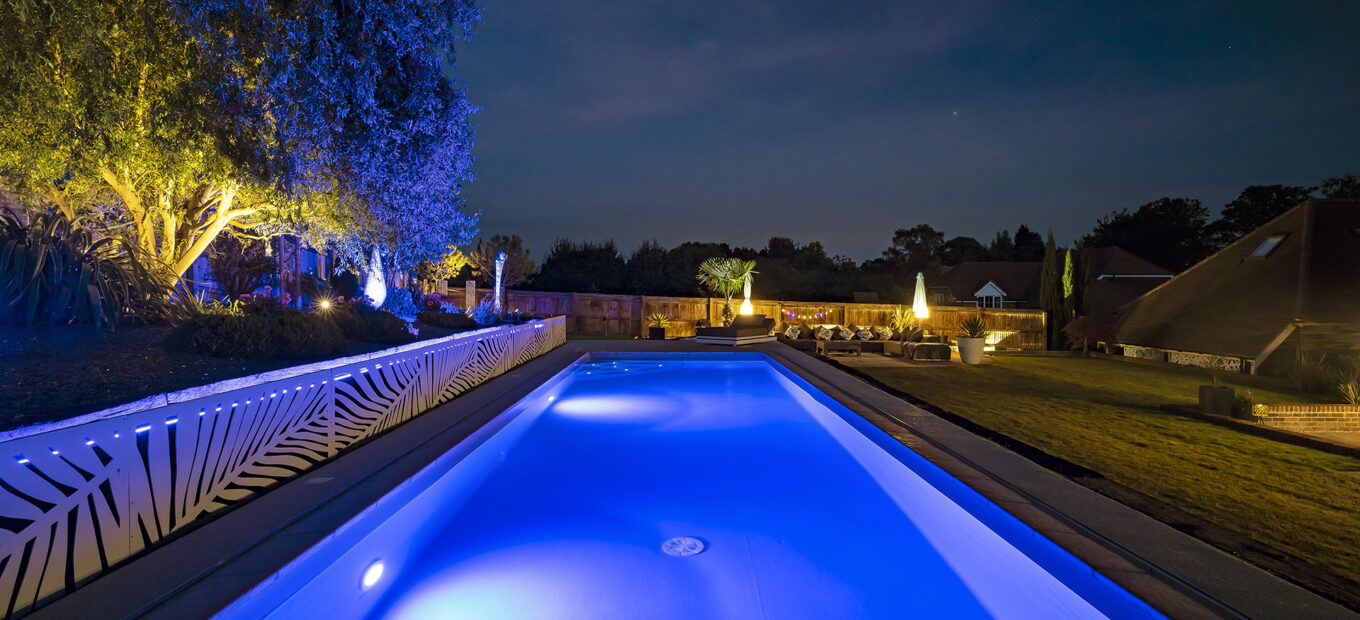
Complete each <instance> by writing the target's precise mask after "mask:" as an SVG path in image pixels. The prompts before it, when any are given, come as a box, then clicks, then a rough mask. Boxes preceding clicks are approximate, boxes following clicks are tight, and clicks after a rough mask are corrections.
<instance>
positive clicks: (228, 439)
mask: <svg viewBox="0 0 1360 620" xmlns="http://www.w3.org/2000/svg"><path fill="white" fill-rule="evenodd" d="M565 342H566V320H565V318H564V317H555V318H551V319H545V320H541V321H534V322H532V323H527V324H524V325H516V326H507V327H496V328H489V329H484V330H478V331H475V332H468V333H463V334H456V335H453V336H449V337H446V338H440V339H436V340H429V341H423V342H417V343H413V344H410V345H404V346H401V347H397V348H394V349H388V350H385V351H381V352H377V353H373V354H368V355H362V356H356V357H350V358H342V359H338V360H332V361H328V362H320V363H317V364H309V365H306V366H298V367H294V368H288V369H283V370H278V371H273V372H269V373H263V374H260V375H255V376H253V377H245V378H241V379H234V380H231V381H224V382H220V383H215V384H212V385H208V386H203V387H200V388H192V389H188V390H182V391H179V392H174V393H170V394H163V395H159V396H155V397H151V398H147V399H143V400H141V401H137V402H135V403H130V404H129V405H125V406H122V407H115V408H113V409H108V410H105V411H101V412H97V413H93V414H89V415H85V416H80V417H77V418H72V419H69V420H63V421H61V422H56V423H52V424H45V425H39V426H34V427H28V428H23V429H19V430H16V431H10V432H7V433H3V434H0V604H3V605H5V607H4V608H3V613H4V615H6V616H7V617H8V616H14V615H18V614H22V613H24V612H26V611H27V610H29V609H31V608H32V606H33V605H34V604H36V603H38V602H40V601H43V600H45V599H47V598H50V597H55V596H58V595H60V594H62V593H64V592H66V591H68V590H70V589H72V588H74V587H77V586H79V585H80V584H81V583H83V582H85V581H88V580H89V579H91V578H93V577H96V576H98V575H99V574H101V573H103V572H105V571H107V570H109V568H110V567H111V566H113V565H115V564H116V563H118V562H119V561H121V560H123V559H125V558H127V557H129V556H131V555H133V554H135V553H137V552H139V551H141V550H143V549H145V548H147V547H150V546H153V545H156V544H157V543H158V542H160V541H161V540H162V539H164V538H165V537H166V536H168V535H170V534H171V533H173V532H175V531H177V530H180V529H183V528H184V527H186V526H189V525H191V524H192V523H194V521H195V520H197V519H200V518H202V517H204V516H205V515H208V514H210V513H212V512H214V511H216V510H220V509H222V508H226V507H228V506H231V505H232V504H234V503H236V502H239V501H241V500H243V499H246V498H248V497H250V496H251V495H253V494H254V493H256V492H257V491H259V490H260V489H263V488H265V487H268V486H271V485H273V484H275V483H277V482H280V481H283V480H286V479H288V478H291V477H293V476H297V475H299V474H301V473H302V472H305V471H307V470H308V469H310V468H312V467H313V466H315V465H317V464H318V463H321V462H322V461H325V460H326V459H329V458H331V457H334V456H335V455H337V454H339V453H340V452H342V451H344V450H345V449H346V448H348V447H349V446H351V445H353V444H354V443H356V442H358V441H361V440H363V439H366V438H368V437H372V436H374V435H378V434H380V433H382V432H384V431H386V430H387V429H389V428H392V427H394V426H396V425H398V424H401V423H403V422H405V421H407V420H409V419H411V418H413V417H415V416H417V415H420V414H421V413H424V412H425V411H428V410H430V409H431V408H433V407H434V406H436V405H439V404H440V403H443V402H445V401H448V400H449V399H452V398H453V397H455V396H457V395H459V394H461V393H463V392H465V391H467V390H469V389H471V388H472V387H474V386H476V385H478V384H480V383H482V382H484V381H487V380H488V379H491V378H492V377H495V376H498V375H500V374H502V373H504V372H505V371H507V370H509V369H511V368H514V367H515V366H518V365H520V364H523V363H525V362H527V361H529V360H531V359H533V358H535V357H538V356H540V355H543V354H544V353H547V352H548V351H551V350H552V349H554V348H556V347H557V346H559V345H561V344H563V343H565Z"/></svg>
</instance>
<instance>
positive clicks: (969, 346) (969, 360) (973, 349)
mask: <svg viewBox="0 0 1360 620" xmlns="http://www.w3.org/2000/svg"><path fill="white" fill-rule="evenodd" d="M958 341H959V359H960V360H963V363H965V364H981V363H982V347H983V346H984V345H986V344H987V339H986V338H959V339H958Z"/></svg>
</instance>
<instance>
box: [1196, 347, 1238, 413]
mask: <svg viewBox="0 0 1360 620" xmlns="http://www.w3.org/2000/svg"><path fill="white" fill-rule="evenodd" d="M1224 368H1225V364H1224V362H1223V360H1222V359H1220V358H1215V359H1214V360H1213V361H1212V362H1210V365H1209V383H1210V385H1201V386H1199V409H1200V411H1203V412H1205V413H1212V414H1216V415H1232V412H1233V403H1234V402H1235V401H1236V400H1237V399H1236V394H1235V393H1234V392H1233V389H1232V388H1230V387H1228V386H1226V385H1219V384H1218V371H1220V370H1223V369H1224Z"/></svg>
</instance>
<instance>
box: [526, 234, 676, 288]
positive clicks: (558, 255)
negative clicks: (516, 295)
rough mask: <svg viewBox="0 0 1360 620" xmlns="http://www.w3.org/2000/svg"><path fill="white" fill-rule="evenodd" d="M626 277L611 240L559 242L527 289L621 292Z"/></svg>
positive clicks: (550, 251) (621, 261) (624, 267)
mask: <svg viewBox="0 0 1360 620" xmlns="http://www.w3.org/2000/svg"><path fill="white" fill-rule="evenodd" d="M626 277H627V264H626V263H625V262H624V260H623V257H622V256H620V255H619V250H618V248H617V247H615V246H614V242H613V241H612V240H611V241H603V242H599V243H595V242H591V241H585V242H581V243H576V242H573V241H571V240H570V239H558V240H557V242H556V243H555V244H553V247H552V249H550V250H548V254H547V256H545V257H544V258H543V264H542V265H541V266H540V267H539V268H538V273H536V274H534V277H533V279H532V280H530V281H529V287H530V288H531V289H532V290H536V291H570V292H578V293H623V292H625V290H624V286H625V281H626ZM691 277H692V276H691Z"/></svg>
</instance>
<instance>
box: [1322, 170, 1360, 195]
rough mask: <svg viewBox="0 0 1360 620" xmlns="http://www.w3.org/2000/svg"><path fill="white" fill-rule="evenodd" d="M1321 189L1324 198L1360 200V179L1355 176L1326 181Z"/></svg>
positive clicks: (1347, 175)
mask: <svg viewBox="0 0 1360 620" xmlns="http://www.w3.org/2000/svg"><path fill="white" fill-rule="evenodd" d="M1321 187H1322V197H1323V198H1345V199H1348V200H1360V177H1357V176H1355V175H1353V174H1343V175H1341V176H1339V177H1331V178H1328V179H1325V180H1323V181H1322V186H1321Z"/></svg>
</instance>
